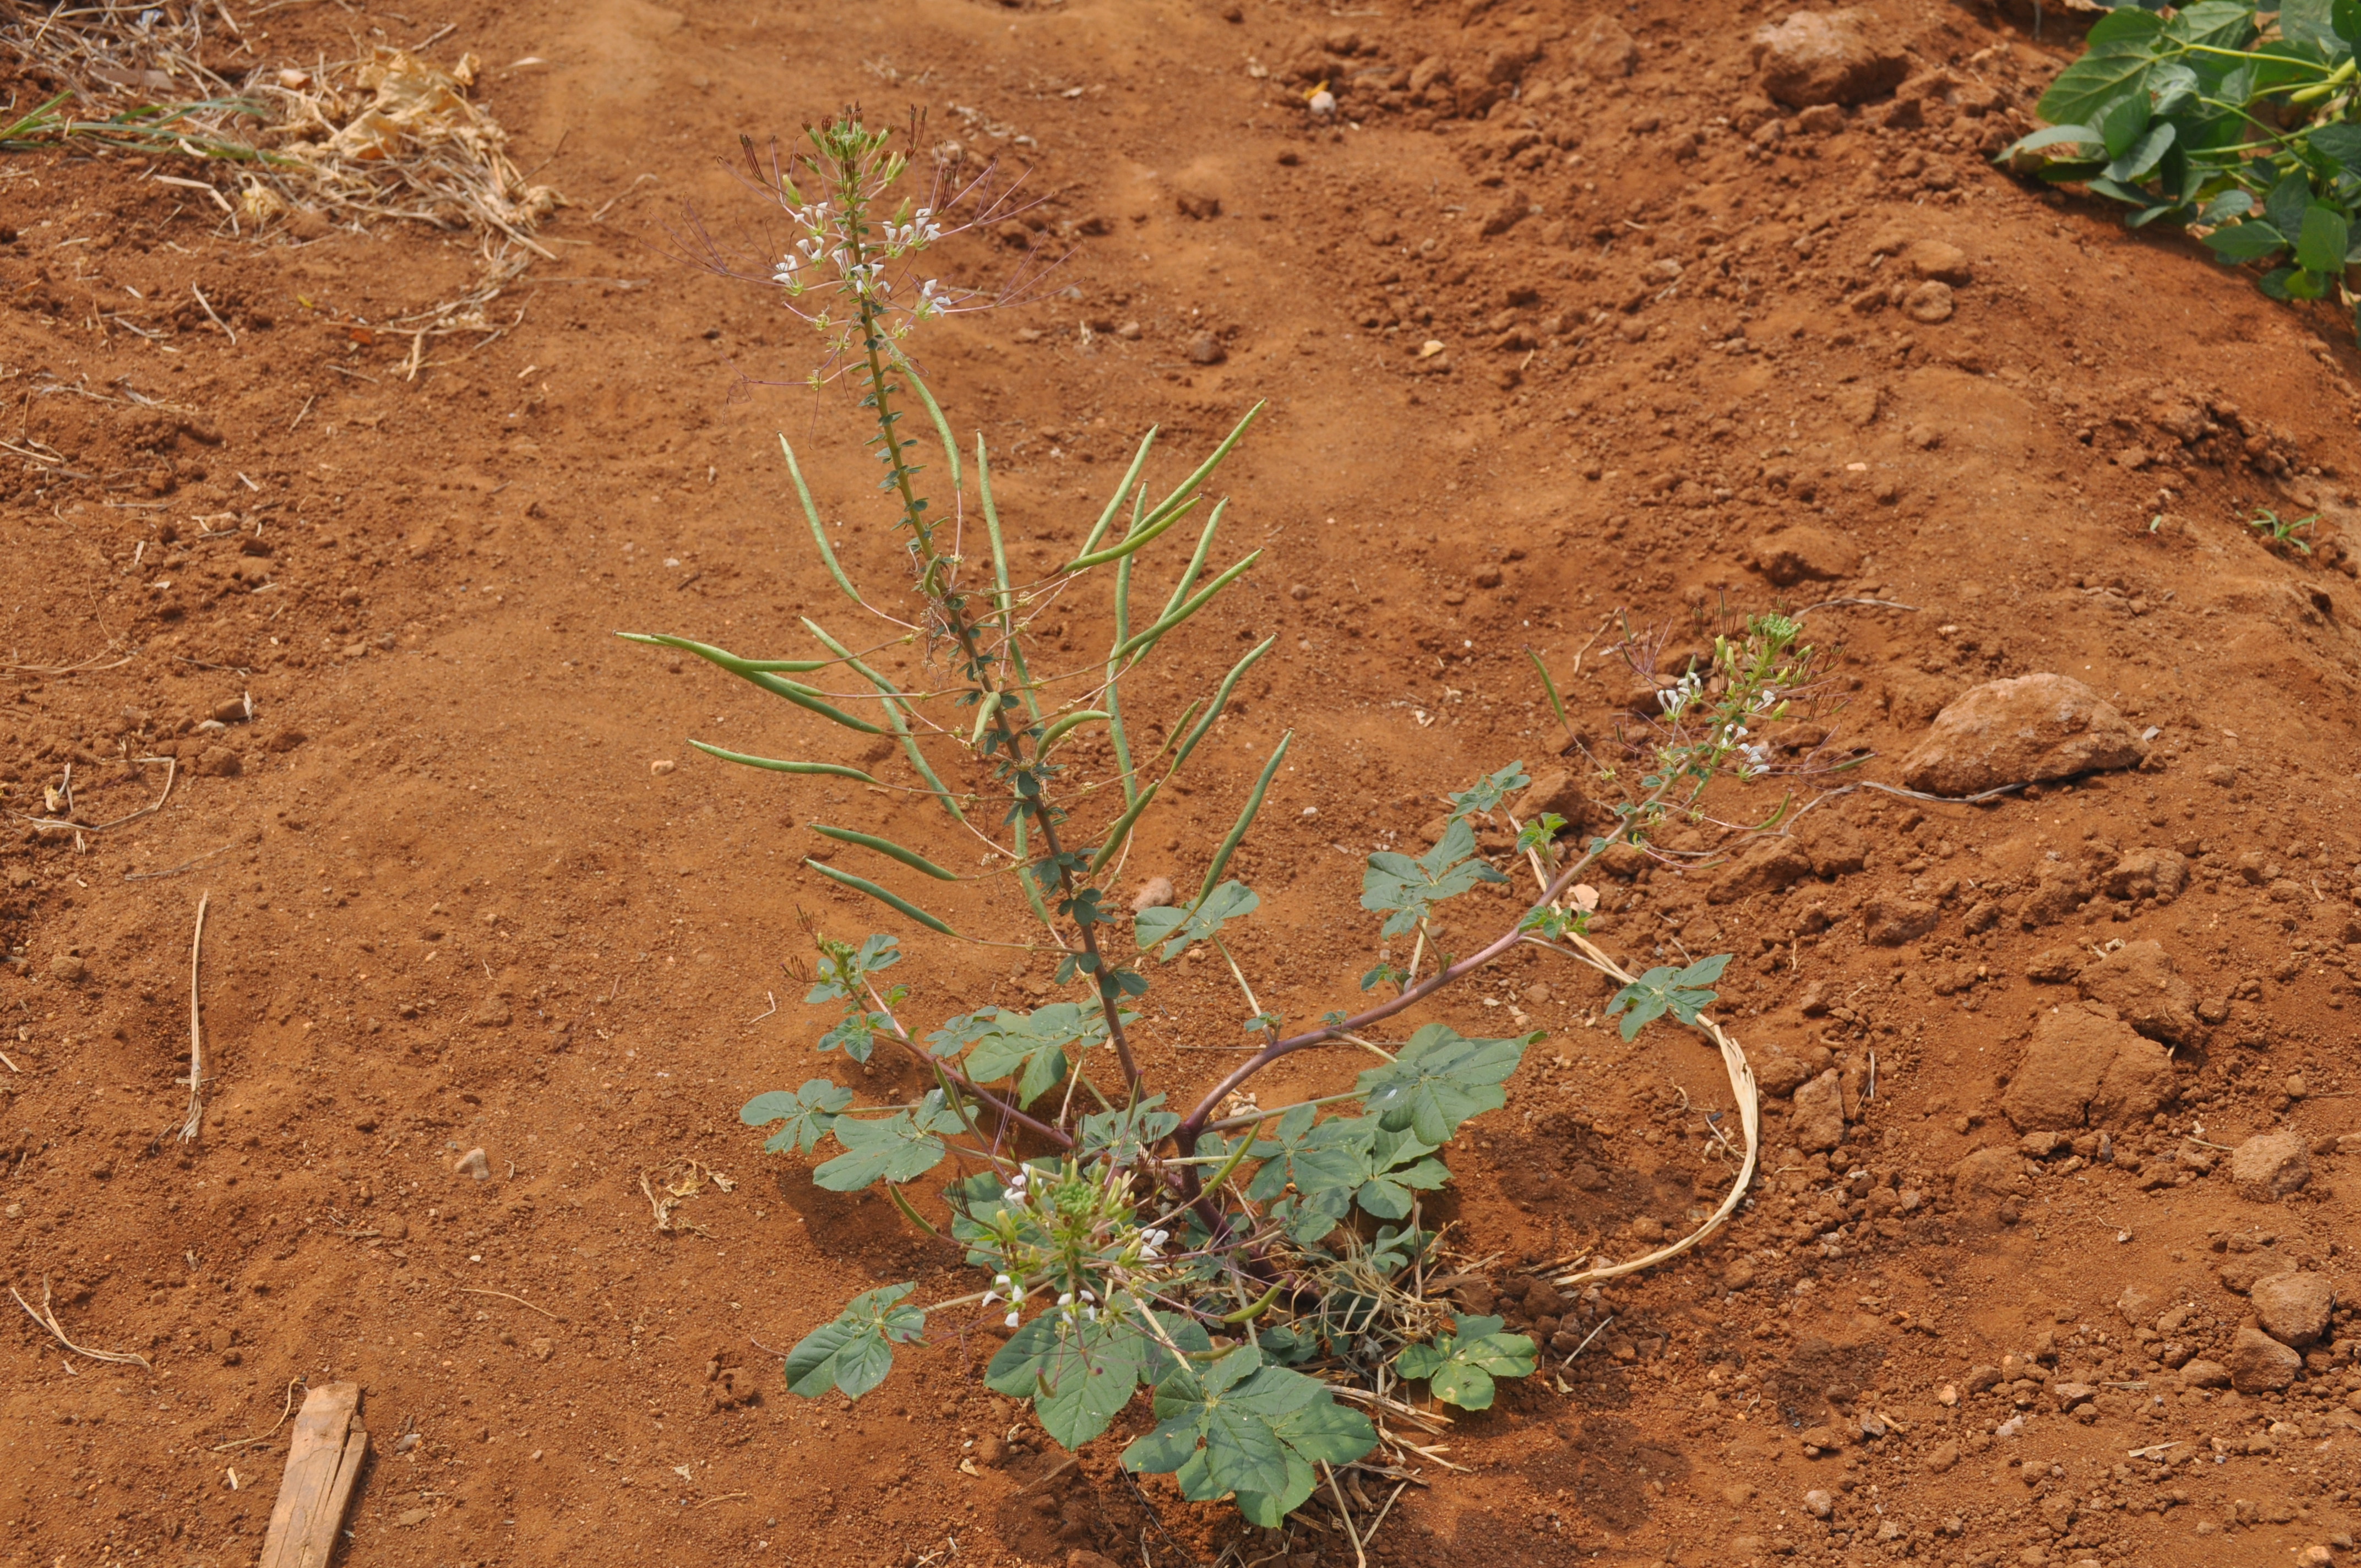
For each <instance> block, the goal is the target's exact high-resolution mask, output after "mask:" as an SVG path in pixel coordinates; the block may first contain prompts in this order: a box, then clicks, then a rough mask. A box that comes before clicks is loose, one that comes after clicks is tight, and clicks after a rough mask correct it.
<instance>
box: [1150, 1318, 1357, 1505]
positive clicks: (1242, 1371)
mask: <svg viewBox="0 0 2361 1568" xmlns="http://www.w3.org/2000/svg"><path fill="white" fill-rule="evenodd" d="M1156 1417H1157V1420H1158V1423H1159V1424H1158V1426H1157V1428H1156V1430H1155V1431H1152V1432H1149V1433H1148V1435H1147V1436H1145V1437H1142V1438H1138V1439H1136V1440H1135V1441H1134V1442H1132V1443H1131V1444H1130V1445H1129V1446H1128V1447H1126V1449H1125V1450H1124V1451H1123V1465H1124V1468H1125V1469H1126V1470H1130V1471H1133V1472H1135V1473H1137V1472H1142V1471H1164V1472H1170V1474H1171V1475H1172V1478H1173V1480H1174V1481H1175V1482H1177V1483H1178V1484H1179V1486H1180V1495H1181V1496H1182V1497H1187V1498H1189V1499H1190V1500H1191V1501H1192V1502H1210V1501H1212V1500H1213V1499H1215V1498H1218V1497H1223V1496H1224V1495H1229V1494H1235V1497H1236V1500H1237V1508H1238V1511H1239V1512H1240V1513H1241V1514H1243V1515H1245V1516H1246V1519H1247V1520H1248V1521H1249V1522H1251V1523H1254V1524H1257V1525H1260V1526H1262V1527H1264V1528H1265V1529H1273V1530H1275V1529H1277V1528H1278V1527H1279V1525H1280V1523H1282V1522H1283V1521H1284V1520H1285V1519H1286V1517H1287V1515H1288V1514H1289V1513H1290V1512H1291V1511H1293V1510H1294V1509H1295V1508H1299V1507H1301V1505H1302V1503H1303V1500H1304V1499H1305V1498H1306V1497H1310V1496H1311V1495H1312V1486H1314V1485H1316V1484H1317V1482H1318V1480H1319V1473H1318V1472H1317V1471H1316V1470H1315V1469H1314V1468H1313V1466H1314V1464H1321V1463H1325V1464H1332V1465H1333V1464H1351V1463H1352V1462H1353V1461H1354V1460H1356V1459H1358V1458H1360V1457H1361V1456H1362V1455H1363V1454H1365V1453H1368V1452H1369V1450H1370V1449H1372V1448H1374V1447H1376V1446H1377V1441H1378V1434H1377V1431H1376V1429H1375V1428H1373V1427H1372V1426H1370V1424H1369V1420H1368V1418H1367V1417H1366V1416H1364V1415H1362V1414H1361V1413H1360V1412H1359V1411H1358V1410H1355V1409H1347V1408H1345V1407H1344V1406H1341V1405H1339V1404H1337V1403H1336V1402H1335V1400H1334V1398H1333V1396H1331V1395H1330V1393H1329V1392H1328V1388H1327V1387H1326V1385H1324V1384H1323V1383H1321V1382H1320V1381H1319V1380H1318V1379H1316V1378H1312V1377H1307V1376H1304V1375H1303V1374H1301V1373H1300V1372H1290V1371H1289V1370H1287V1369H1286V1368H1285V1367H1282V1366H1271V1365H1266V1364H1265V1363H1264V1360H1263V1356H1262V1354H1261V1352H1260V1351H1258V1350H1257V1349H1256V1348H1255V1347H1254V1346H1252V1345H1240V1346H1239V1347H1238V1348H1237V1349H1235V1350H1234V1351H1231V1352H1230V1353H1229V1354H1227V1355H1224V1357H1222V1358H1221V1359H1220V1360H1219V1361H1216V1362H1214V1363H1213V1365H1210V1366H1205V1367H1202V1369H1201V1368H1199V1367H1196V1366H1192V1365H1180V1366H1177V1367H1175V1368H1174V1369H1173V1370H1172V1371H1171V1372H1170V1374H1169V1375H1168V1376H1166V1377H1165V1378H1164V1379H1163V1381H1161V1382H1159V1384H1158V1385H1157V1386H1156Z"/></svg>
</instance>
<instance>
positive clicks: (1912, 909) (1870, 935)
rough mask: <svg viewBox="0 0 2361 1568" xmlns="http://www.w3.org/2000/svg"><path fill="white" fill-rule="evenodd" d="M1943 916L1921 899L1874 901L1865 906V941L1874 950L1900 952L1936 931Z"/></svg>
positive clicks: (1939, 910) (1862, 934) (1884, 899)
mask: <svg viewBox="0 0 2361 1568" xmlns="http://www.w3.org/2000/svg"><path fill="white" fill-rule="evenodd" d="M1942 913H1943V912H1942V910H1941V909H1939V908H1938V907H1937V906H1936V905H1932V904H1927V903H1926V902H1924V901H1922V900H1919V899H1915V898H1872V899H1871V900H1870V901H1869V902H1868V903H1867V904H1865V905H1862V906H1861V938H1862V940H1864V941H1866V942H1867V943H1869V945H1870V946H1871V947H1872V948H1898V947H1901V946H1902V945H1903V944H1904V943H1905V942H1915V941H1916V940H1917V939H1918V938H1921V937H1923V936H1925V935H1926V934H1927V932H1929V931H1931V930H1933V929H1934V928H1935V922H1936V920H1937V919H1938V918H1939V917H1940V916H1941V915H1942Z"/></svg>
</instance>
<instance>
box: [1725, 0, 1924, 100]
mask: <svg viewBox="0 0 2361 1568" xmlns="http://www.w3.org/2000/svg"><path fill="white" fill-rule="evenodd" d="M1753 49H1754V59H1755V64H1756V67H1757V69H1759V70H1760V71H1762V73H1763V91H1764V92H1765V93H1769V94H1771V96H1772V97H1773V98H1775V99H1777V100H1778V101H1779V102H1780V103H1782V104H1786V105H1787V106H1788V107H1789V108H1793V109H1800V108H1804V107H1806V106H1808V105H1810V104H1860V103H1864V102H1866V101H1867V100H1869V99H1871V98H1874V97H1877V96H1878V95H1879V94H1881V93H1891V92H1892V91H1894V88H1896V87H1898V86H1900V85H1901V84H1902V80H1903V78H1904V77H1905V76H1907V75H1909V74H1910V57H1909V55H1908V54H1907V53H1906V52H1905V51H1904V50H1903V49H1902V48H1901V47H1900V46H1899V45H1898V44H1897V43H1895V42H1894V40H1893V39H1892V38H1889V37H1888V36H1886V34H1885V31H1884V27H1883V23H1882V22H1880V21H1879V20H1878V18H1877V17H1876V16H1874V15H1873V14H1872V13H1871V12H1868V11H1864V10H1858V9H1847V10H1841V11H1825V12H1810V11H1800V12H1797V13H1796V14H1795V15H1794V16H1789V17H1788V18H1787V19H1786V20H1785V21H1784V22H1779V23H1775V24H1773V25H1770V26H1767V27H1762V28H1760V29H1758V30H1757V31H1756V32H1755V34H1754V38H1753Z"/></svg>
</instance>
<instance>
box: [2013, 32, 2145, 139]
mask: <svg viewBox="0 0 2361 1568" xmlns="http://www.w3.org/2000/svg"><path fill="white" fill-rule="evenodd" d="M2163 26H2164V24H2163V23H2162V21H2161V20H2159V19H2158V17H2156V16H2151V15H2149V14H2148V13H2147V12H2145V11H2136V10H2127V11H2113V12H2110V13H2109V14H2108V15H2107V16H2105V17H2103V18H2102V19H2101V21H2100V22H2099V25H2098V26H2097V27H2092V29H2091V33H2090V39H2089V48H2088V49H2087V51H2086V52H2085V53H2084V54H2083V56H2082V58H2081V59H2080V60H2076V61H2075V62H2074V63H2073V64H2071V65H2070V66H2068V67H2067V68H2066V69H2065V70H2064V71H2060V72H2059V75H2058V80H2057V81H2055V82H2051V83H2050V84H2049V91H2048V92H2047V93H2043V94H2042V95H2041V102H2040V104H2037V106H2036V108H2035V111H2034V112H2035V113H2036V114H2038V115H2040V116H2041V117H2042V118H2043V119H2045V120H2048V122H2049V123H2050V124H2051V125H2054V126H2096V125H2098V124H2099V123H2100V121H2101V120H2102V118H2103V116H2104V115H2105V114H2106V112H2107V111H2108V110H2109V109H2110V108H2112V107H2114V105H2115V104H2118V103H2120V102H2122V101H2123V100H2124V99H2125V98H2127V97H2132V96H2135V95H2144V94H2145V93H2146V91H2147V72H2148V71H2149V69H2150V67H2151V66H2152V65H2153V64H2154V62H2155V60H2156V48H2155V44H2156V36H2157V34H2158V33H2159V32H2160V31H2161V30H2162V29H2163Z"/></svg>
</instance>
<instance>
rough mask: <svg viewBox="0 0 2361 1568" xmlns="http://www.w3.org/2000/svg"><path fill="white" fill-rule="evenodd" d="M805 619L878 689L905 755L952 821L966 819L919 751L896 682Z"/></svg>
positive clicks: (814, 632) (827, 645)
mask: <svg viewBox="0 0 2361 1568" xmlns="http://www.w3.org/2000/svg"><path fill="white" fill-rule="evenodd" d="M801 619H802V620H803V623H804V630H807V631H809V632H810V633H811V634H812V635H813V636H814V637H816V638H818V640H819V643H820V646H821V647H823V648H826V649H827V650H828V651H829V652H831V653H833V654H835V655H836V656H837V657H838V658H839V659H840V660H842V661H843V662H844V663H845V664H846V665H847V666H848V667H850V668H851V670H852V672H853V673H854V674H859V675H863V676H866V677H867V678H868V681H869V684H870V685H873V686H875V687H876V688H877V692H878V697H877V700H878V703H879V704H880V706H882V707H884V709H885V718H886V721H887V722H888V723H890V724H891V725H893V727H894V734H895V737H896V738H897V739H899V740H900V741H901V742H902V751H903V754H904V755H906V756H907V757H908V758H909V759H910V766H911V767H912V768H914V769H916V770H917V774H918V776H919V777H920V778H922V779H924V780H926V781H927V787H928V789H930V790H932V791H934V794H935V798H936V799H937V800H939V801H940V802H941V803H942V807H943V809H944V810H945V811H948V812H950V815H951V820H952V821H954V822H964V821H966V820H967V814H966V813H965V812H963V811H961V809H960V805H959V802H958V800H957V799H955V798H954V797H953V796H952V795H951V792H950V790H948V789H946V788H944V787H943V781H942V780H941V779H940V778H939V777H937V776H936V773H935V770H934V767H933V765H932V764H931V763H929V762H928V761H927V754H926V753H925V752H924V751H920V750H918V742H917V737H915V736H913V735H912V734H911V733H910V726H909V723H908V721H907V720H906V719H905V718H903V717H902V703H903V700H904V699H903V698H902V697H901V696H900V695H899V694H898V693H897V692H896V691H895V686H894V683H893V682H891V681H889V680H887V679H886V678H885V677H884V676H883V675H881V674H878V673H877V672H876V671H874V670H873V669H871V668H870V667H869V666H868V665H866V664H864V663H862V662H861V661H860V660H859V659H857V658H855V657H854V656H853V654H852V652H851V650H850V649H848V648H847V647H845V645H844V644H843V643H841V642H839V641H837V640H836V639H835V638H833V637H830V636H829V634H828V631H827V630H826V629H825V628H823V627H822V626H821V625H820V624H819V623H818V621H816V620H812V619H811V618H810V617H809V616H805V617H802V618H801ZM877 733H880V734H882V733H884V731H882V730H880V731H878V732H877Z"/></svg>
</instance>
